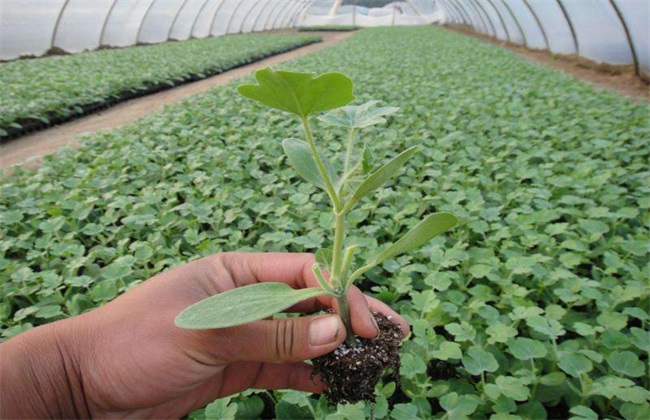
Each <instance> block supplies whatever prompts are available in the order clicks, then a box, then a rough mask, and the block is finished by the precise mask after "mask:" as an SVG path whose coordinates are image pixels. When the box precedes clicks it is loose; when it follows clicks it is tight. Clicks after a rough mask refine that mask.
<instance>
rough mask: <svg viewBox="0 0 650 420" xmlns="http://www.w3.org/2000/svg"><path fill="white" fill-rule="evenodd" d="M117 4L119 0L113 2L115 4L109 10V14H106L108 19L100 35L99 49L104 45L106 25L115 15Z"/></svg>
mask: <svg viewBox="0 0 650 420" xmlns="http://www.w3.org/2000/svg"><path fill="white" fill-rule="evenodd" d="M116 4H117V0H113V4H111V8H110V9H108V13H106V18H105V19H104V23H103V24H102V31H101V32H100V33H99V43H98V45H99V47H101V46H102V45H104V34H105V33H106V24H107V23H108V19H109V18H110V17H111V14H112V13H113V9H115V5H116Z"/></svg>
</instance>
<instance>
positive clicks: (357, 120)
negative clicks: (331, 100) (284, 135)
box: [318, 101, 399, 129]
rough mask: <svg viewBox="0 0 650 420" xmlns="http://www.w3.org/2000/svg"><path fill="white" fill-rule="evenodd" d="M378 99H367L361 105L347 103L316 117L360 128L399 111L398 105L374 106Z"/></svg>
mask: <svg viewBox="0 0 650 420" xmlns="http://www.w3.org/2000/svg"><path fill="white" fill-rule="evenodd" d="M378 103H379V101H368V102H366V103H365V104H362V105H351V106H350V105H349V106H344V107H342V108H338V109H335V110H333V111H331V112H328V113H327V114H325V115H321V116H320V117H318V119H319V120H320V121H322V122H324V123H325V124H328V125H333V126H336V127H344V128H349V129H361V128H366V127H370V126H372V125H376V124H383V123H385V122H386V118H384V117H385V116H388V115H391V114H394V113H395V112H397V111H399V108H398V107H394V106H385V107H376V106H375V105H377V104H378Z"/></svg>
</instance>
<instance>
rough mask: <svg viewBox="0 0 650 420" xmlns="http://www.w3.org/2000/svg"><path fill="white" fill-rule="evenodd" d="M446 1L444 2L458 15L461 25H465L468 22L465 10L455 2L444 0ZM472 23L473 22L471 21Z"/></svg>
mask: <svg viewBox="0 0 650 420" xmlns="http://www.w3.org/2000/svg"><path fill="white" fill-rule="evenodd" d="M442 1H444V4H445V5H446V6H448V7H449V9H451V10H453V11H454V14H455V15H456V19H457V21H458V24H459V25H465V24H467V23H468V22H467V21H466V19H465V15H464V14H463V11H462V10H460V9H459V8H458V6H456V5H455V4H453V3H452V2H450V1H448V0H442ZM470 24H471V23H470Z"/></svg>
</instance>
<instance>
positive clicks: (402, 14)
mask: <svg viewBox="0 0 650 420" xmlns="http://www.w3.org/2000/svg"><path fill="white" fill-rule="evenodd" d="M333 11H335V12H336V13H335V14H332V12H333ZM441 19H442V14H441V12H440V10H439V9H438V8H437V7H436V2H435V1H434V0H406V1H395V2H392V3H389V4H387V5H385V6H384V7H374V8H368V7H363V6H356V5H341V6H339V7H336V0H315V1H313V2H312V3H311V4H310V7H309V8H308V9H307V12H306V13H305V14H304V15H303V17H302V21H301V22H300V25H301V26H341V25H345V26H349V25H352V26H361V27H369V26H394V25H427V24H431V23H435V22H438V21H440V20H441Z"/></svg>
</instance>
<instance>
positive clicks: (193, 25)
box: [190, 0, 210, 38]
mask: <svg viewBox="0 0 650 420" xmlns="http://www.w3.org/2000/svg"><path fill="white" fill-rule="evenodd" d="M209 2H210V0H205V1H204V2H203V4H202V5H201V7H199V11H198V12H196V16H194V21H192V27H191V28H190V38H192V37H193V36H194V28H195V27H196V22H198V21H199V16H201V12H202V11H203V9H205V6H207V5H208V3H209Z"/></svg>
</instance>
